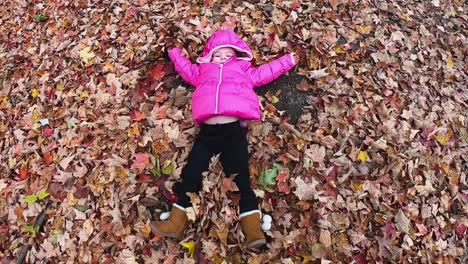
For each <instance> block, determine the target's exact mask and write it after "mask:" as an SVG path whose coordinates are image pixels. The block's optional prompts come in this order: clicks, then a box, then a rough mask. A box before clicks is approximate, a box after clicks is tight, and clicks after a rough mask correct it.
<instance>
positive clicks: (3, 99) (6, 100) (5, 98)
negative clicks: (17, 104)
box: [2, 96, 8, 104]
mask: <svg viewBox="0 0 468 264" xmlns="http://www.w3.org/2000/svg"><path fill="white" fill-rule="evenodd" d="M2 103H3V104H6V103H8V97H6V96H3V97H2Z"/></svg>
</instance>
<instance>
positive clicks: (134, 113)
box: [130, 111, 146, 121]
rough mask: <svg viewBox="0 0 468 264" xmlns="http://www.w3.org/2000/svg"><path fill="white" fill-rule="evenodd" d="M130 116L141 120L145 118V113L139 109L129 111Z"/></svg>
mask: <svg viewBox="0 0 468 264" xmlns="http://www.w3.org/2000/svg"><path fill="white" fill-rule="evenodd" d="M130 117H131V118H132V120H134V121H141V120H144V119H146V114H145V113H143V112H140V111H131V112H130Z"/></svg>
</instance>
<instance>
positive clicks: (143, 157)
mask: <svg viewBox="0 0 468 264" xmlns="http://www.w3.org/2000/svg"><path fill="white" fill-rule="evenodd" d="M149 163H150V155H149V154H148V153H146V152H139V153H135V154H133V163H132V167H131V168H132V169H134V168H137V169H139V170H140V171H142V170H144V169H145V168H146V167H147V166H148V165H149Z"/></svg>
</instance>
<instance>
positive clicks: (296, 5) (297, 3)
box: [291, 1, 301, 9]
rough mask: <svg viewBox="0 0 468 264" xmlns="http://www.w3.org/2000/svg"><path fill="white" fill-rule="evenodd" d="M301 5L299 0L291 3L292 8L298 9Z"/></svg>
mask: <svg viewBox="0 0 468 264" xmlns="http://www.w3.org/2000/svg"><path fill="white" fill-rule="evenodd" d="M299 7H301V3H300V2H299V1H296V2H294V3H293V4H292V5H291V9H298V8H299Z"/></svg>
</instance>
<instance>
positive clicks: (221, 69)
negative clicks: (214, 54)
mask: <svg viewBox="0 0 468 264" xmlns="http://www.w3.org/2000/svg"><path fill="white" fill-rule="evenodd" d="M222 79H223V64H220V65H219V82H218V85H217V86H216V102H215V114H216V115H217V114H218V101H219V87H220V86H221V80H222Z"/></svg>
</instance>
